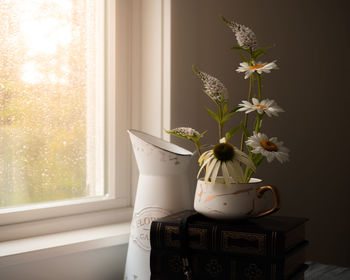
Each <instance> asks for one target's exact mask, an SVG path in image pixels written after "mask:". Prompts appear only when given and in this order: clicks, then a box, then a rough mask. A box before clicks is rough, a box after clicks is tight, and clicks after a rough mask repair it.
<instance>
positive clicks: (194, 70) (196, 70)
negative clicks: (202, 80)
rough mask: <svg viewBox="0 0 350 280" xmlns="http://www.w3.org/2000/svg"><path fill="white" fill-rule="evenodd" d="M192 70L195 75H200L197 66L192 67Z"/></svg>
mask: <svg viewBox="0 0 350 280" xmlns="http://www.w3.org/2000/svg"><path fill="white" fill-rule="evenodd" d="M192 70H193V72H194V73H196V74H197V75H198V74H199V73H200V71H199V70H198V69H197V68H196V66H194V65H192Z"/></svg>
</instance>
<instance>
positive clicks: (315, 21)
mask: <svg viewBox="0 0 350 280" xmlns="http://www.w3.org/2000/svg"><path fill="white" fill-rule="evenodd" d="M348 12H349V4H348V1H346V0H344V1H341V0H334V1H325V0H320V1H305V0H293V1H281V0H269V1H262V0H251V1H238V0H217V1H214V0H176V1H173V2H172V17H173V18H176V19H179V18H181V21H179V20H176V21H173V27H172V126H173V127H176V126H187V125H188V126H193V127H195V128H196V129H198V130H200V131H203V130H205V129H210V133H211V134H210V135H211V136H210V137H208V138H207V140H208V141H209V142H210V141H215V140H217V139H216V134H217V130H216V126H215V123H214V121H213V120H212V119H210V117H209V116H208V115H207V114H206V113H205V111H204V106H211V103H210V102H209V100H208V98H207V97H206V96H204V94H203V93H202V92H201V90H200V83H199V81H198V80H197V78H196V77H195V76H194V75H193V73H192V70H191V65H192V64H195V65H197V66H198V68H200V69H202V70H203V71H206V72H208V73H212V74H213V75H214V76H216V77H218V78H219V79H220V80H222V81H223V82H224V83H225V85H226V87H227V88H228V89H229V92H230V100H231V104H233V105H236V104H237V103H238V102H240V101H241V100H242V99H246V98H247V97H246V96H247V91H248V82H247V80H243V76H242V75H239V74H238V73H236V72H235V69H236V68H237V66H238V64H239V62H240V58H239V57H238V56H237V54H236V53H235V52H233V51H231V50H229V47H230V46H233V45H235V44H236V42H235V39H234V36H233V34H232V32H231V31H230V30H229V29H228V28H227V27H226V26H225V25H224V24H223V23H222V22H221V20H220V19H219V18H218V15H219V14H222V15H224V16H225V17H227V18H229V19H234V20H236V21H237V22H239V23H242V24H244V25H247V26H249V27H251V28H252V29H253V30H254V32H255V33H256V35H257V38H258V41H259V44H260V45H261V46H266V45H271V44H273V43H275V44H276V48H274V49H271V50H269V51H268V53H269V55H268V56H265V57H264V58H263V60H264V61H271V60H274V59H277V60H278V61H277V64H278V66H279V67H280V70H278V71H274V72H273V73H271V74H268V75H265V77H264V80H263V83H264V89H263V96H264V97H268V98H272V99H275V100H276V101H277V102H278V104H279V105H280V106H281V107H282V108H284V109H285V111H286V112H285V113H282V114H281V116H280V117H279V118H265V119H264V123H263V131H264V132H266V133H267V134H268V135H271V136H277V137H279V138H280V139H281V140H283V141H284V142H285V144H286V146H287V147H289V148H290V150H291V160H290V162H289V163H287V164H283V165H281V164H279V163H275V162H273V163H271V164H268V163H266V162H264V163H263V164H262V165H261V167H260V168H259V170H258V174H257V177H260V178H263V179H264V181H265V182H266V183H269V184H274V185H276V186H278V187H279V189H280V191H281V194H282V203H283V205H282V209H281V210H280V212H279V214H280V215H289V216H304V217H308V218H309V219H310V222H309V223H308V226H307V238H308V239H309V240H310V242H311V243H310V246H309V249H308V255H307V258H308V259H309V260H315V261H319V262H323V263H332V264H337V265H344V266H350V241H349V237H350V199H349V198H350V184H349V180H348V173H349V171H350V170H349V164H348V161H349V156H348V153H349V148H348V145H349V139H350V137H349V136H350V133H349V124H350V121H349V117H348V113H349V112H350V91H349V80H350V75H349V74H350V70H349V69H350V68H349V66H350V61H349V41H350V40H349V35H350V34H349V33H350V32H349V29H350V19H349V18H348ZM239 121H240V118H236V119H235V120H234V121H232V123H231V124H230V125H234V124H235V123H238V122H239ZM172 140H173V141H174V142H177V143H178V144H180V145H182V146H186V144H185V143H184V142H182V141H181V140H179V139H172ZM238 142H239V139H238V138H236V139H235V140H234V143H235V144H236V145H238ZM187 147H189V146H187ZM189 148H192V147H189Z"/></svg>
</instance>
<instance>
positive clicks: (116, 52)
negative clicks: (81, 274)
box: [0, 0, 132, 242]
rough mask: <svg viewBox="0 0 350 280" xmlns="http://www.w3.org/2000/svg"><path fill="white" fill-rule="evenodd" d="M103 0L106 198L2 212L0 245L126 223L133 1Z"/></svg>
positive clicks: (29, 206)
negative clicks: (23, 239) (104, 29)
mask: <svg viewBox="0 0 350 280" xmlns="http://www.w3.org/2000/svg"><path fill="white" fill-rule="evenodd" d="M101 2H102V1H101ZM103 2H104V3H105V7H104V11H105V24H106V31H105V36H106V40H105V42H106V45H105V52H106V55H107V59H106V65H105V73H106V75H105V96H106V100H105V104H106V106H105V110H106V122H105V125H106V126H105V127H106V134H105V136H106V140H105V145H106V149H107V151H108V153H106V158H105V166H106V168H107V169H106V177H105V181H106V186H108V190H107V193H108V195H105V196H102V197H91V198H82V199H74V200H67V201H60V202H48V203H40V204H35V205H25V206H20V207H11V208H6V209H2V210H0V242H1V241H8V240H14V239H19V238H26V237H30V236H37V235H43V234H50V233H55V232H62V231H69V230H75V229H80V228H87V227H93V226H99V225H104V224H111V223H117V222H124V221H129V220H130V219H131V216H132V207H131V148H130V143H129V139H128V135H127V132H126V130H127V129H128V128H130V126H131V113H132V111H131V109H130V105H131V96H130V90H131V88H130V87H131V85H130V81H131V79H130V71H131V69H130V68H131V66H130V65H131V47H130V46H131V39H132V36H131V26H132V25H131V20H130V18H131V17H130V15H131V13H132V3H131V2H128V1H126V0H105V1H103ZM107 23H109V24H107ZM117 57H118V61H117V60H116V58H117ZM116 124H117V125H116Z"/></svg>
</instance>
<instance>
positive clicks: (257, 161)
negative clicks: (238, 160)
mask: <svg viewBox="0 0 350 280" xmlns="http://www.w3.org/2000/svg"><path fill="white" fill-rule="evenodd" d="M263 159H264V156H263V155H262V154H257V155H256V156H255V157H253V162H254V165H255V166H256V167H258V166H259V164H260V163H261V161H262V160H263Z"/></svg>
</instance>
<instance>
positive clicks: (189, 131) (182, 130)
mask: <svg viewBox="0 0 350 280" xmlns="http://www.w3.org/2000/svg"><path fill="white" fill-rule="evenodd" d="M166 132H167V133H169V134H173V135H176V136H180V137H182V138H186V139H191V138H193V137H195V138H198V137H199V136H200V134H199V132H198V131H197V130H195V129H193V128H191V127H177V128H174V129H171V130H166Z"/></svg>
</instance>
